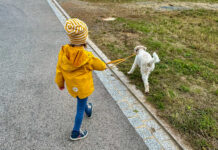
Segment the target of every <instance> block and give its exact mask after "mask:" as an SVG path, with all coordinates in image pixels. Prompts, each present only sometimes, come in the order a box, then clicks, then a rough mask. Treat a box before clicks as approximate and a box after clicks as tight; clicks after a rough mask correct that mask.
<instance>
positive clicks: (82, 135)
mask: <svg viewBox="0 0 218 150" xmlns="http://www.w3.org/2000/svg"><path fill="white" fill-rule="evenodd" d="M87 135H88V131H86V130H85V131H82V130H80V132H78V131H72V133H71V136H70V139H71V140H72V141H76V140H81V139H84V138H86V137H87Z"/></svg>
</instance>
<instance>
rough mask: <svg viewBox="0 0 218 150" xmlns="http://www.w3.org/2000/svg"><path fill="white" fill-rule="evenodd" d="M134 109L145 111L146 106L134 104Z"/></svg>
mask: <svg viewBox="0 0 218 150" xmlns="http://www.w3.org/2000/svg"><path fill="white" fill-rule="evenodd" d="M133 109H134V110H137V111H143V110H144V109H145V108H144V107H143V106H142V105H140V104H134V105H133Z"/></svg>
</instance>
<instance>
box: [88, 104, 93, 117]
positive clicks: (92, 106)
mask: <svg viewBox="0 0 218 150" xmlns="http://www.w3.org/2000/svg"><path fill="white" fill-rule="evenodd" d="M92 113H93V105H92ZM87 117H88V118H92V115H91V116H90V117H89V116H87Z"/></svg>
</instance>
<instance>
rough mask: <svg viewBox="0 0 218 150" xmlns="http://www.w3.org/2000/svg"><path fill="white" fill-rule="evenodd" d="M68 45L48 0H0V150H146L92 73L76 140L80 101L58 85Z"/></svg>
mask: <svg viewBox="0 0 218 150" xmlns="http://www.w3.org/2000/svg"><path fill="white" fill-rule="evenodd" d="M65 43H67V37H66V35H65V32H64V29H63V26H62V25H61V23H60V22H59V21H58V19H57V18H56V16H55V15H54V13H53V12H52V10H51V8H50V7H49V5H48V4H47V2H46V1H45V0H22V1H21V0H16V1H15V0H7V1H5V0H0V69H1V70H0V150H51V149H52V150H68V149H69V150H74V149H80V150H104V149H105V150H107V149H108V150H144V149H147V148H146V146H145V144H144V142H143V140H142V139H141V138H140V137H139V136H138V134H137V133H136V132H135V129H134V128H133V127H132V126H131V125H130V123H129V122H128V120H127V118H126V117H125V116H124V115H123V114H122V112H121V110H120V109H119V107H118V106H117V104H116V103H115V101H113V99H112V97H111V96H110V95H109V94H108V92H107V91H106V89H105V88H104V86H103V85H102V83H101V82H100V81H99V79H97V77H96V75H95V74H94V82H95V88H96V90H95V92H94V94H93V95H92V96H90V98H89V100H90V101H91V102H92V103H93V104H94V113H93V117H92V118H91V119H90V118H87V117H84V120H83V126H82V128H83V129H87V130H88V132H89V135H88V137H87V138H86V139H84V140H80V141H76V142H72V141H70V140H69V135H70V133H71V130H72V127H73V121H74V117H75V110H76V101H75V99H73V98H72V97H71V96H70V95H69V94H68V93H67V91H66V90H65V91H62V92H61V91H59V90H58V88H57V87H56V85H55V83H54V77H55V68H56V62H57V56H58V52H59V49H60V47H61V45H64V44H65Z"/></svg>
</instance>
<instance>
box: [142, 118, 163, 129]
mask: <svg viewBox="0 0 218 150" xmlns="http://www.w3.org/2000/svg"><path fill="white" fill-rule="evenodd" d="M145 123H146V125H147V126H148V127H149V128H154V129H155V130H158V129H160V128H161V127H160V126H159V125H158V124H157V123H156V121H155V120H149V121H146V122H145Z"/></svg>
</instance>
